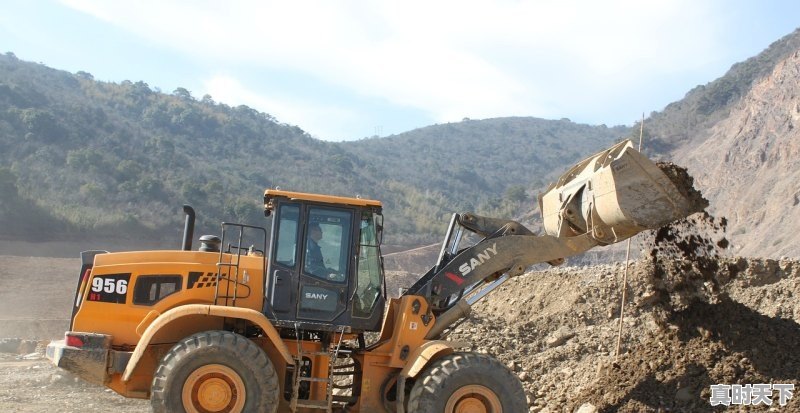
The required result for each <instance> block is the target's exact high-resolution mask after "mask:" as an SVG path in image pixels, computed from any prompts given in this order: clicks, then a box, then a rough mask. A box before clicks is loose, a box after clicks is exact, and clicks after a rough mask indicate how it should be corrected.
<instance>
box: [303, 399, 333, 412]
mask: <svg viewBox="0 0 800 413" xmlns="http://www.w3.org/2000/svg"><path fill="white" fill-rule="evenodd" d="M297 407H308V408H311V409H324V410H328V402H326V401H325V400H298V401H297Z"/></svg>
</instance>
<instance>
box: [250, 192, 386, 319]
mask: <svg viewBox="0 0 800 413" xmlns="http://www.w3.org/2000/svg"><path fill="white" fill-rule="evenodd" d="M264 205H265V213H266V214H267V215H269V216H272V217H273V219H272V235H271V237H272V242H271V243H270V250H269V259H268V264H267V277H266V283H267V286H266V292H267V293H266V295H265V299H264V313H265V314H266V315H267V317H269V318H270V319H272V321H273V322H274V323H275V324H277V325H278V326H282V327H291V328H292V329H294V328H297V329H299V330H303V331H342V329H344V331H346V332H362V331H379V330H380V323H381V321H382V320H381V319H382V315H383V307H384V303H385V301H386V288H385V283H384V274H383V263H382V261H381V255H380V242H381V233H382V231H383V215H381V204H380V202H378V201H372V200H364V199H359V198H343V197H332V196H323V195H316V194H305V193H298V192H288V191H280V190H267V191H266V192H265V194H264Z"/></svg>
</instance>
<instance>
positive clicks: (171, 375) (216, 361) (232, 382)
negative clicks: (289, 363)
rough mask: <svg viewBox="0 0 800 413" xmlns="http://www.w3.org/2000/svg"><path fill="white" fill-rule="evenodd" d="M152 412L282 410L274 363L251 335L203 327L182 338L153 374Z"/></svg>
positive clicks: (222, 412)
mask: <svg viewBox="0 0 800 413" xmlns="http://www.w3.org/2000/svg"><path fill="white" fill-rule="evenodd" d="M151 390H152V391H151V394H150V403H151V404H152V407H153V412H156V413H172V412H187V413H195V412H203V413H205V412H214V413H239V412H268V413H275V412H276V411H277V409H278V393H279V387H278V376H277V374H276V373H275V368H274V367H273V366H272V362H271V361H270V360H269V358H267V355H266V354H264V351H262V350H261V349H260V348H259V347H258V346H256V345H255V343H253V342H252V341H250V340H248V339H247V338H245V337H243V336H241V335H238V334H234V333H231V332H228V331H205V332H202V333H197V334H195V335H192V336H190V337H188V338H185V339H183V340H181V341H180V342H178V344H176V345H175V346H174V347H172V349H170V351H169V352H168V353H167V354H166V355H165V356H164V358H163V359H162V360H161V363H160V364H159V366H158V369H157V370H156V373H155V375H154V376H153V384H152V389H151Z"/></svg>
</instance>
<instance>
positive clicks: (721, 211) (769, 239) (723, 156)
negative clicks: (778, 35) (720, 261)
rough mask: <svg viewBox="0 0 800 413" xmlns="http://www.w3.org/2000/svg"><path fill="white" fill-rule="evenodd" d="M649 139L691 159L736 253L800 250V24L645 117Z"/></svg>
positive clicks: (684, 160)
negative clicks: (702, 84) (726, 71)
mask: <svg viewBox="0 0 800 413" xmlns="http://www.w3.org/2000/svg"><path fill="white" fill-rule="evenodd" d="M645 130H646V131H647V134H646V135H648V137H647V138H646V139H647V140H646V145H647V144H648V143H649V144H650V145H651V150H652V151H654V152H657V153H660V154H661V155H662V156H664V157H667V158H671V159H673V160H675V162H677V163H680V164H682V165H685V166H686V167H687V168H688V170H689V172H690V173H691V174H692V175H693V176H694V177H695V180H696V184H695V186H696V187H697V188H698V189H700V190H701V191H702V192H703V194H704V195H705V196H706V197H707V198H708V199H709V200H710V201H711V206H710V211H711V212H712V213H714V214H715V215H717V216H724V217H726V218H727V220H728V238H729V240H730V241H731V253H732V254H736V255H745V256H759V257H774V258H777V257H781V256H788V257H795V258H796V257H800V185H798V182H800V30H796V31H795V32H793V33H791V34H789V35H788V36H785V37H784V38H782V39H780V40H778V41H776V42H775V43H773V44H772V45H770V47H769V48H767V49H766V50H765V51H763V52H762V53H760V54H759V55H758V56H755V57H753V58H750V59H748V60H746V61H744V62H742V63H738V64H736V65H734V66H733V67H732V68H731V69H730V71H728V73H726V74H725V75H724V76H723V77H721V78H719V79H717V80H715V81H713V82H710V83H709V84H707V85H705V86H698V87H697V88H695V89H693V90H692V91H691V92H689V93H688V94H687V95H686V97H685V98H684V99H683V100H681V101H678V102H675V103H672V104H670V105H669V106H667V107H666V108H665V109H664V111H662V112H658V113H654V114H653V115H651V116H650V118H649V119H646V120H645Z"/></svg>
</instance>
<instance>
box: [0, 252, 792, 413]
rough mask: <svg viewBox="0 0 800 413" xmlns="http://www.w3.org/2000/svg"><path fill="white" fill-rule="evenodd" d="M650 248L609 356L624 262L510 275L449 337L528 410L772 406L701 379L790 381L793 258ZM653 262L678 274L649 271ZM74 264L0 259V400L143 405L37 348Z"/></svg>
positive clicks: (68, 288) (33, 407) (28, 408)
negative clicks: (484, 356) (701, 259)
mask: <svg viewBox="0 0 800 413" xmlns="http://www.w3.org/2000/svg"><path fill="white" fill-rule="evenodd" d="M645 244H646V243H645ZM651 252H652V249H651V250H649V252H648V253H643V254H642V255H641V256H640V257H638V259H637V260H635V261H633V262H632V265H631V267H630V268H629V274H628V287H627V290H626V295H627V300H626V307H625V318H624V322H623V330H622V341H621V354H620V355H619V356H618V357H615V350H616V344H617V332H618V326H619V310H620V294H621V285H622V278H623V273H624V264H623V263H614V264H609V265H597V266H582V267H575V266H573V267H554V268H550V269H546V270H542V271H536V272H531V273H528V274H525V275H523V276H520V277H517V278H515V279H512V280H511V281H509V282H508V283H506V284H505V285H504V286H502V287H500V288H499V289H498V290H497V291H496V292H495V293H494V294H491V295H490V296H489V298H487V299H486V300H484V301H482V302H480V303H478V304H477V305H476V307H475V310H474V311H473V316H472V318H471V319H469V320H467V321H466V322H464V323H463V324H462V325H460V326H459V327H458V328H457V329H456V330H455V331H454V332H452V333H451V334H450V336H449V337H448V339H450V340H454V341H455V340H457V341H465V342H468V343H472V349H473V350H476V351H481V352H486V353H490V354H493V355H494V356H496V357H497V358H498V359H500V360H501V361H503V362H504V363H505V364H506V365H508V366H509V367H510V368H512V369H513V370H514V371H515V372H516V373H517V374H518V376H519V378H520V379H521V380H522V382H523V385H524V387H525V390H526V392H527V394H528V398H529V404H530V411H532V412H550V413H553V412H575V411H579V410H580V409H583V410H582V411H584V412H588V411H600V412H617V411H619V412H711V411H723V410H725V411H728V410H730V411H768V410H769V408H768V407H766V406H764V405H759V406H749V407H743V406H741V407H729V408H727V409H725V408H724V407H719V406H718V407H712V406H711V405H710V402H709V397H710V388H711V387H710V386H711V385H712V384H731V385H733V384H740V385H746V384H759V383H767V384H794V385H795V386H798V385H800V373H798V371H800V370H799V369H800V354H798V353H797V348H798V347H797V346H798V344H797V343H800V324H798V322H800V302H799V301H797V299H796V297H798V296H800V283H798V279H800V262H797V261H793V260H789V259H782V260H769V259H744V258H739V259H733V258H720V257H717V256H715V255H714V254H711V255H710V257H711V258H712V259H713V260H714V262H716V263H717V264H718V266H717V271H716V272H715V273H714V274H712V277H711V278H708V275H709V274H708V273H703V272H702V271H700V270H701V269H699V268H697V266H696V265H695V264H692V263H689V262H687V260H686V259H685V258H681V257H674V256H673V257H672V260H673V261H670V263H671V264H670V265H669V266H665V265H664V263H665V261H664V257H662V261H660V263H659V262H657V261H654V257H653V256H652V255H651V254H650V253H651ZM637 255H638V253H637ZM678 255H680V254H678ZM695 259H696V257H695ZM657 265H662V269H663V268H667V269H668V271H676V269H680V270H681V271H684V272H685V274H686V275H685V276H683V277H677V278H676V277H674V274H672V273H668V275H669V276H667V277H664V276H663V274H662V276H661V277H659V276H658V273H659V272H658V271H656V268H657V267H656V266H657ZM77 266H78V261H77V260H76V259H47V258H44V259H34V258H20V257H9V256H6V257H0V276H2V277H0V311H3V314H4V317H5V319H4V320H0V332H2V333H3V335H5V336H6V337H22V336H26V337H25V338H28V340H21V339H18V338H15V339H11V340H0V410H3V411H19V412H49V411H53V410H58V411H64V412H73V411H74V412H78V411H80V412H87V411H98V412H99V411H109V410H114V411H118V412H123V413H125V412H139V411H147V410H148V409H149V405H148V402H147V401H141V400H127V399H124V398H122V397H120V396H117V395H116V394H114V393H112V392H110V391H106V390H104V389H102V388H100V387H97V386H93V385H88V384H85V383H83V382H80V381H78V380H76V379H74V378H73V377H71V376H70V375H69V374H67V373H65V372H63V371H59V370H57V369H55V368H53V367H51V366H50V364H49V362H48V361H47V360H46V359H43V358H42V353H41V351H42V348H43V344H44V343H46V342H47V340H46V339H49V338H51V337H52V336H56V337H57V336H58V335H60V332H59V331H60V330H62V329H63V328H62V327H63V326H61V323H63V322H64V320H65V318H64V315H63V314H64V313H65V311H66V310H65V308H66V309H68V308H69V305H70V301H71V294H72V293H73V292H72V288H73V282H74V280H73V276H75V277H77V275H76V274H73V272H74V271H75V268H77ZM693 271H694V272H693ZM717 274H718V276H716V275H717ZM704 277H705V278H704ZM36 285H38V286H40V287H38V288H33V287H31V286H36ZM687 285H689V286H691V287H690V288H689V287H687ZM65 296H66V297H67V298H64V297H65ZM62 301H63V302H62ZM37 318H41V319H43V320H56V321H45V322H44V323H41V324H37V321H36V319H37ZM21 326H24V327H21ZM15 332H17V333H19V334H17V335H14V333H15ZM37 335H38V336H39V337H32V336H37ZM37 338H38V339H40V340H37ZM798 399H800V396H798ZM772 411H781V412H800V400H788V403H787V404H786V406H783V407H781V406H779V401H778V397H777V393H774V394H773V406H772Z"/></svg>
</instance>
